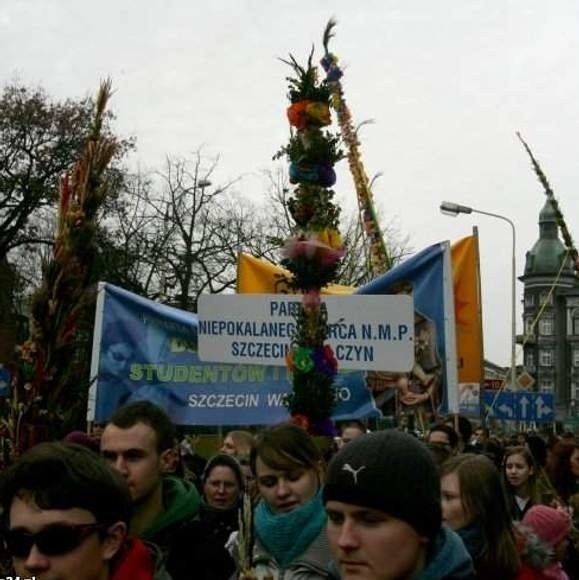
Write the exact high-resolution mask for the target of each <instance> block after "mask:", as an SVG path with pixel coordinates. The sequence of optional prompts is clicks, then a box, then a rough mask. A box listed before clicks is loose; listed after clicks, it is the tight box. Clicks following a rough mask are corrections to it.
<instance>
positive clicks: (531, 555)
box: [516, 523, 569, 580]
mask: <svg viewBox="0 0 579 580" xmlns="http://www.w3.org/2000/svg"><path fill="white" fill-rule="evenodd" d="M516 529H517V535H518V543H519V551H520V555H521V560H522V562H523V568H522V570H521V572H520V573H519V576H518V579H517V580H527V579H531V578H532V579H533V580H569V576H568V575H567V573H566V572H565V571H564V570H563V566H562V565H561V562H559V561H558V560H556V559H555V555H554V552H553V549H552V548H551V547H550V546H549V545H547V544H546V543H545V542H543V541H541V539H540V538H539V536H537V534H535V532H533V530H532V529H531V528H530V527H529V526H526V525H525V524H522V523H520V524H517V528H516Z"/></svg>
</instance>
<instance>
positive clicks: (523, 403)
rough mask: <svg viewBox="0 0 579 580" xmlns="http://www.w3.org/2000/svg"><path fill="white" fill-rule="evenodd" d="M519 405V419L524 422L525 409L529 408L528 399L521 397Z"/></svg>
mask: <svg viewBox="0 0 579 580" xmlns="http://www.w3.org/2000/svg"><path fill="white" fill-rule="evenodd" d="M520 403H521V419H524V420H526V419H527V408H528V407H529V403H530V401H529V399H527V397H524V396H523V397H521V400H520Z"/></svg>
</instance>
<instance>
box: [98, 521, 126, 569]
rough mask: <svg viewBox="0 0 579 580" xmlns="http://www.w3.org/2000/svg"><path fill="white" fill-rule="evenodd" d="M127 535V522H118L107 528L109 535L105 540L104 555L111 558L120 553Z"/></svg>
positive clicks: (105, 557)
mask: <svg viewBox="0 0 579 580" xmlns="http://www.w3.org/2000/svg"><path fill="white" fill-rule="evenodd" d="M126 537H127V524H125V523H124V522H117V523H116V524H113V525H112V526H110V527H109V528H108V529H107V535H106V536H105V539H104V540H103V557H104V559H105V560H111V559H112V558H114V556H115V555H116V554H117V553H118V551H119V550H120V549H121V546H122V545H123V542H124V541H125V538H126Z"/></svg>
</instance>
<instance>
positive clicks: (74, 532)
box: [4, 523, 108, 558]
mask: <svg viewBox="0 0 579 580" xmlns="http://www.w3.org/2000/svg"><path fill="white" fill-rule="evenodd" d="M107 527H108V526H107V525H106V524H97V523H95V524H52V525H49V526H46V527H45V528H43V529H42V530H40V532H37V533H36V534H31V533H30V532H27V531H24V530H18V529H14V530H7V531H6V532H5V534H4V540H5V543H6V547H7V549H8V551H9V552H10V553H11V554H12V556H13V557H15V558H27V557H28V555H29V554H30V550H31V549H32V546H36V547H37V548H38V550H39V551H40V552H42V553H43V554H44V555H45V556H62V555H63V554H67V553H68V552H72V551H73V550H74V549H75V548H77V547H78V546H80V544H81V543H82V542H83V541H84V540H85V539H86V538H88V537H89V536H90V535H91V534H94V533H95V532H99V531H102V530H105V529H107Z"/></svg>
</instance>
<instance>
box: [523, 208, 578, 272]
mask: <svg viewBox="0 0 579 580" xmlns="http://www.w3.org/2000/svg"><path fill="white" fill-rule="evenodd" d="M566 253H567V250H566V249H565V246H564V245H563V242H561V240H560V239H559V235H558V227H557V214H556V212H555V208H554V207H553V205H552V204H551V201H550V200H549V199H547V201H546V202H545V205H544V206H543V209H542V210H541V213H540V214H539V239H538V240H537V241H536V242H535V245H534V246H533V248H532V250H531V251H530V252H527V262H526V265H525V276H527V275H529V274H545V275H556V274H557V273H558V272H559V268H560V267H561V262H562V260H564V259H565V255H566ZM572 272H573V265H572V263H571V259H570V258H567V264H566V265H565V268H564V270H563V273H565V274H572Z"/></svg>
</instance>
